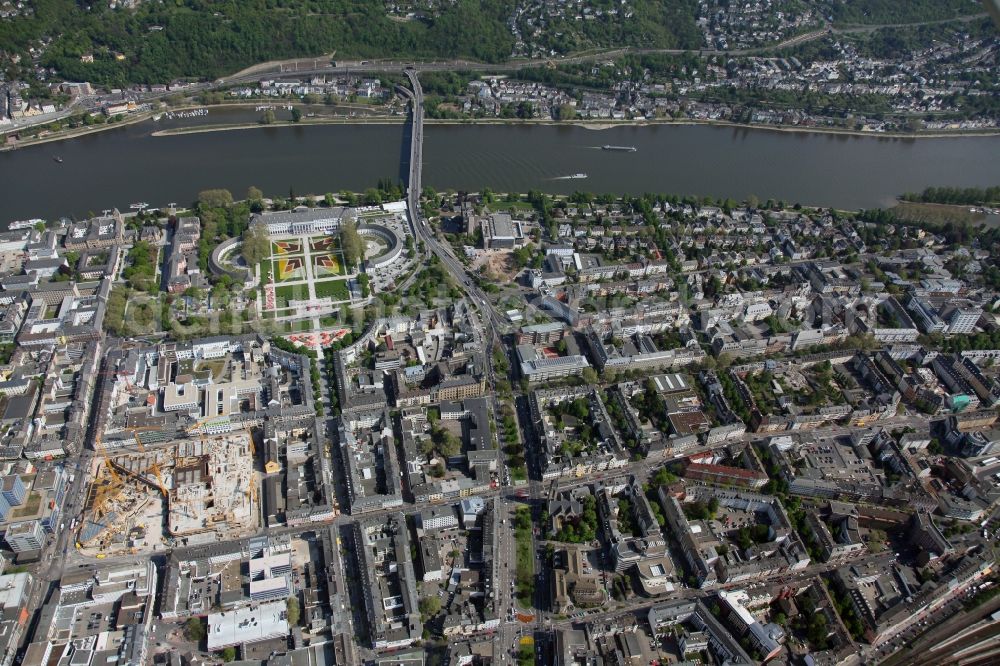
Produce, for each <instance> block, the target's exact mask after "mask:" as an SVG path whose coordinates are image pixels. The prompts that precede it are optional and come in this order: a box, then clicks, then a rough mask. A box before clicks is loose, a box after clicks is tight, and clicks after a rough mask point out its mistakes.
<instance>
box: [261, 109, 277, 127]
mask: <svg viewBox="0 0 1000 666" xmlns="http://www.w3.org/2000/svg"><path fill="white" fill-rule="evenodd" d="M260 122H261V124H264V125H271V124H273V123H274V111H272V110H271V109H268V110H267V111H265V112H264V115H263V116H261V117H260Z"/></svg>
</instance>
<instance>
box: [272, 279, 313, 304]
mask: <svg viewBox="0 0 1000 666" xmlns="http://www.w3.org/2000/svg"><path fill="white" fill-rule="evenodd" d="M291 300H298V301H306V300H309V285H307V284H306V283H304V282H303V283H302V284H286V285H282V286H280V287H275V288H274V307H275V308H283V307H287V306H288V302H289V301H291Z"/></svg>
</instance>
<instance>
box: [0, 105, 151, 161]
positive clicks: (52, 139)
mask: <svg viewBox="0 0 1000 666" xmlns="http://www.w3.org/2000/svg"><path fill="white" fill-rule="evenodd" d="M154 115H156V112H154V111H140V112H138V113H136V114H135V115H133V116H125V117H124V118H122V119H121V120H119V121H117V122H113V123H102V124H100V125H85V126H84V127H75V128H73V129H69V130H62V131H59V132H53V133H52V134H46V135H45V136H39V137H29V138H27V139H18V140H17V142H16V143H13V144H6V143H5V144H4V145H2V146H0V153H3V152H10V151H14V150H17V149H18V148H27V147H28V146H39V145H41V144H43V143H56V142H57V141H67V140H69V139H79V138H80V137H82V136H87V135H88V134H97V133H98V132H106V131H107V130H113V129H116V128H119V127H127V126H128V125H135V124H138V123H141V122H143V121H146V120H149V119H150V118H152V117H153V116H154Z"/></svg>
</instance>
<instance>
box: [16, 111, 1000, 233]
mask: <svg viewBox="0 0 1000 666" xmlns="http://www.w3.org/2000/svg"><path fill="white" fill-rule="evenodd" d="M284 114H287V111H282V112H279V114H278V116H279V118H280V117H281V116H282V115H284ZM259 115H260V114H259V113H256V112H255V111H254V110H253V109H249V110H243V111H236V110H219V109H212V110H211V112H210V113H209V115H207V116H201V117H197V118H190V119H174V120H169V119H166V118H164V119H162V120H160V122H152V121H147V122H143V123H139V124H135V125H130V126H126V127H121V128H116V129H114V130H108V131H105V132H100V133H97V134H92V135H89V136H84V137H80V138H77V139H73V140H69V141H62V142H57V143H50V144H42V145H37V146H29V147H25V148H21V149H18V150H16V151H11V152H5V153H0V225H4V226H5V225H6V224H7V223H9V222H10V221H11V220H17V219H25V218H32V217H41V218H53V217H58V216H62V215H65V216H76V217H82V216H85V215H87V214H88V213H89V212H100V211H101V210H102V209H106V208H113V207H118V208H120V209H122V210H126V209H127V208H128V207H129V205H130V204H131V203H133V202H139V201H143V202H148V203H149V204H151V205H152V206H154V207H156V206H165V205H166V204H167V203H169V202H177V203H178V204H180V205H186V204H187V203H190V202H191V201H192V200H193V199H194V198H195V196H196V195H197V193H198V191H200V190H203V189H207V188H214V187H222V188H227V189H229V190H231V191H232V192H233V194H234V195H235V196H237V197H240V196H242V194H243V193H244V192H246V189H247V187H249V186H251V185H254V186H256V187H259V188H260V189H262V190H263V191H264V193H265V194H266V195H273V196H287V195H288V192H289V190H290V189H293V190H294V191H295V192H296V193H297V194H305V193H325V192H330V191H334V192H335V191H338V190H342V189H350V190H363V189H365V188H367V187H371V186H372V185H374V184H375V183H376V182H377V181H378V180H379V179H387V178H388V179H391V180H401V179H402V174H403V173H405V164H404V162H405V160H406V159H407V156H408V146H407V145H406V141H408V137H409V134H408V131H407V130H406V128H405V127H404V126H403V125H402V124H396V125H375V124H354V125H314V126H296V127H290V126H281V127H259V128H252V129H241V130H230V131H222V132H209V133H200V134H184V135H175V136H153V135H152V134H153V132H155V131H156V130H158V129H164V128H167V127H176V126H183V125H197V124H206V123H220V122H226V123H234V122H247V121H250V122H253V121H254V120H255V119H256V117H257V116H259ZM425 135H426V145H425V147H424V184H425V185H430V186H433V187H435V188H437V189H447V188H453V189H456V190H462V189H465V190H478V189H480V188H482V187H484V186H489V187H491V188H493V189H494V190H497V191H509V190H517V191H521V192H525V191H527V190H529V189H532V188H534V189H540V190H544V191H548V192H553V193H570V192H573V191H574V190H582V191H589V192H595V193H601V192H613V193H641V192H662V193H674V194H682V195H683V194H695V195H699V196H704V195H711V196H715V197H720V196H721V197H733V198H735V199H742V198H745V197H747V196H749V195H751V194H753V195H756V196H757V197H759V198H760V199H761V200H764V199H768V198H774V199H784V200H786V201H787V202H789V203H793V202H801V203H804V204H812V205H822V206H838V207H841V208H871V207H876V206H886V205H889V204H891V202H892V200H893V197H895V196H896V195H898V194H901V193H903V192H908V191H916V190H920V189H922V188H924V187H926V186H931V185H935V186H966V187H969V186H980V187H985V186H991V185H996V184H997V183H1000V136H990V137H948V138H940V139H891V138H878V137H855V136H846V135H833V134H820V133H800V132H777V131H768V130H758V129H745V128H733V127H710V126H701V125H698V126H685V125H673V126H671V125H659V126H646V127H616V128H613V129H607V130H592V129H587V128H583V127H576V126H524V125H475V126H473V125H429V126H428V127H426V129H425ZM603 144H613V145H627V146H635V147H636V148H637V150H636V151H635V152H613V151H605V150H601V148H600V146H601V145H603ZM57 156H58V157H61V158H62V160H63V161H62V162H61V163H59V162H56V160H55V157H57ZM576 173H584V174H586V175H587V178H586V179H565V177H566V176H569V175H572V174H576Z"/></svg>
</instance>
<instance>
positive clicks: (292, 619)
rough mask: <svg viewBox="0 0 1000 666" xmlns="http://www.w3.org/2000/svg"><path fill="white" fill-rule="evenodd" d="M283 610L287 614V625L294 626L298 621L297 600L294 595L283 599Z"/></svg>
mask: <svg viewBox="0 0 1000 666" xmlns="http://www.w3.org/2000/svg"><path fill="white" fill-rule="evenodd" d="M285 612H286V614H287V615H288V624H289V626H292V627H294V626H295V625H297V624H298V623H299V615H300V611H299V600H298V599H296V598H295V597H288V599H286V600H285Z"/></svg>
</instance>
